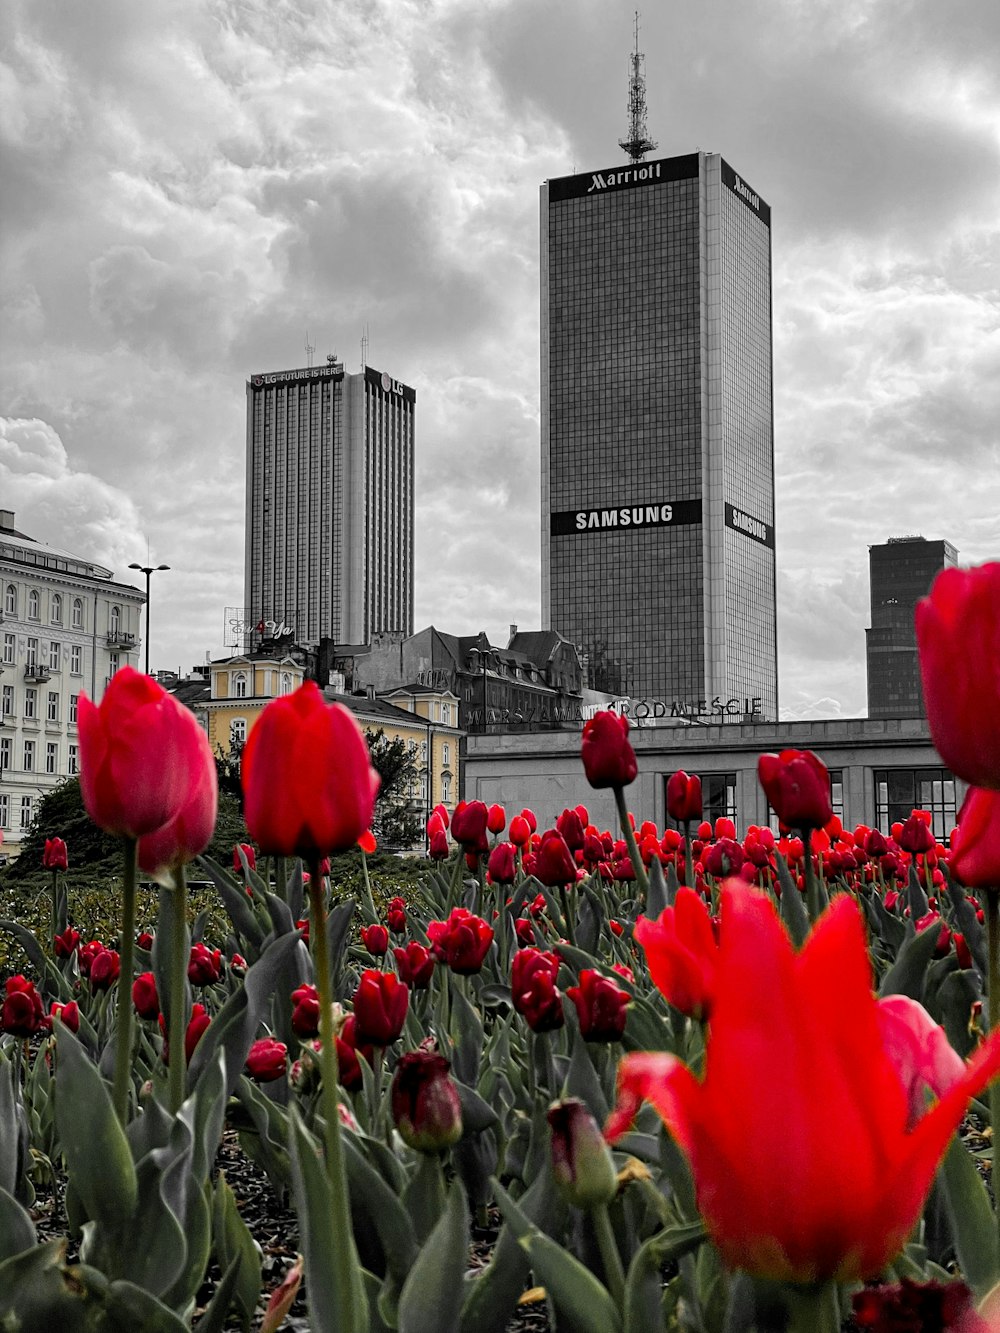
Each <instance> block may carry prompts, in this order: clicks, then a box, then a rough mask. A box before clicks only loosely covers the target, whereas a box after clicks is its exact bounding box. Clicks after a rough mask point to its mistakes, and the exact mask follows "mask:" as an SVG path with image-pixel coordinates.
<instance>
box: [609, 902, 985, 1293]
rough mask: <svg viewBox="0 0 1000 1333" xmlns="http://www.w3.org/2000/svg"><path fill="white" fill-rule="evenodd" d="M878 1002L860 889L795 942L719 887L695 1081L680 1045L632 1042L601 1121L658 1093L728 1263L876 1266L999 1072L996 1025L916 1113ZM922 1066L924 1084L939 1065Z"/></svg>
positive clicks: (788, 1276)
mask: <svg viewBox="0 0 1000 1333" xmlns="http://www.w3.org/2000/svg"><path fill="white" fill-rule="evenodd" d="M880 1008H881V1006H880V1003H879V1001H878V1000H877V999H876V997H875V994H874V990H873V976H872V968H871V962H870V959H869V956H868V951H867V946H866V942H865V930H864V924H863V920H862V917H861V914H860V912H859V909H858V906H857V904H856V903H855V901H854V900H853V898H851V897H850V896H849V895H847V894H840V895H838V896H837V897H836V898H835V900H834V902H833V904H832V905H831V906H830V908H829V909H828V910H827V911H826V912H825V913H824V915H823V916H822V917H821V918H820V920H819V922H818V923H817V924H816V926H815V927H814V929H813V930H812V932H811V934H810V935H809V937H808V939H807V940H806V943H805V944H804V946H803V947H802V949H801V950H800V951H798V952H796V950H795V949H794V947H793V946H792V943H791V940H790V939H789V937H788V934H787V932H786V930H785V928H784V926H783V925H782V923H781V921H780V920H779V918H778V916H777V913H776V911H775V909H774V906H773V904H772V902H771V901H770V899H768V898H767V897H765V896H764V895H763V894H760V893H757V892H755V891H754V890H752V889H748V888H743V887H740V888H730V887H728V886H726V887H724V888H723V891H722V926H721V945H720V950H719V962H718V968H717V970H716V982H715V1001H714V1005H713V1010H712V1020H711V1023H710V1025H709V1030H708V1042H707V1048H706V1054H705V1066H704V1070H705V1072H704V1076H703V1078H702V1079H700V1080H699V1079H696V1078H695V1076H694V1075H693V1074H692V1073H691V1071H690V1070H689V1069H687V1068H686V1067H685V1066H684V1065H683V1064H682V1063H681V1062H680V1061H679V1060H678V1059H676V1058H675V1057H674V1056H670V1055H662V1054H656V1053H645V1052H643V1053H637V1054H634V1055H627V1056H626V1057H625V1058H624V1060H623V1061H622V1063H621V1065H620V1066H619V1073H618V1104H617V1106H616V1108H615V1111H614V1112H613V1113H612V1116H611V1119H610V1120H609V1122H608V1125H607V1128H606V1132H607V1134H608V1135H609V1137H610V1138H616V1137H617V1136H618V1135H619V1134H621V1133H622V1132H623V1131H624V1130H625V1129H626V1128H627V1127H628V1125H629V1124H630V1123H631V1120H632V1118H633V1116H634V1113H635V1111H636V1110H637V1109H638V1107H639V1105H640V1103H641V1102H642V1101H643V1100H644V1099H648V1100H650V1101H652V1102H653V1103H654V1105H655V1106H656V1108H657V1110H658V1111H659V1113H660V1115H661V1116H662V1117H663V1119H664V1121H665V1122H666V1124H667V1126H668V1128H669V1129H670V1132H671V1134H672V1135H673V1137H674V1138H675V1139H676V1141H677V1143H678V1144H679V1146H680V1147H681V1149H682V1151H683V1152H684V1153H685V1155H686V1156H687V1158H688V1160H689V1161H690V1163H691V1169H692V1173H693V1175H694V1180H695V1187H696V1193H697V1201H698V1207H699V1211H700V1212H701V1214H702V1216H703V1218H704V1219H705V1222H706V1225H707V1227H708V1230H709V1233H710V1234H711V1236H712V1239H713V1240H714V1242H715V1244H716V1246H717V1247H718V1249H719V1251H720V1253H721V1254H722V1257H723V1259H724V1260H725V1262H726V1263H727V1264H728V1265H729V1266H730V1267H732V1268H741V1269H745V1270H747V1271H748V1272H751V1273H755V1274H758V1275H760V1276H763V1277H768V1278H776V1279H779V1280H791V1281H796V1282H807V1283H813V1282H822V1281H826V1280H828V1279H831V1278H832V1279H835V1280H838V1281H847V1282H853V1281H858V1280H863V1279H865V1278H867V1277H871V1276H874V1275H875V1274H877V1273H880V1272H881V1271H882V1270H883V1269H884V1268H885V1266H886V1265H887V1264H888V1263H890V1262H891V1261H892V1260H893V1259H894V1258H895V1256H896V1255H897V1254H899V1252H900V1251H901V1250H902V1248H903V1246H904V1245H905V1244H906V1241H907V1239H908V1238H909V1236H910V1233H911V1232H912V1230H913V1227H914V1225H915V1224H916V1222H917V1219H918V1218H919V1216H920V1213H921V1210H922V1208H923V1205H924V1200H925V1198H926V1195H927V1192H928V1191H929V1189H930V1187H931V1184H932V1182H933V1179H934V1174H935V1172H936V1170H937V1167H938V1164H939V1162H940V1160H941V1157H942V1155H943V1153H944V1151H945V1149H946V1148H947V1146H948V1143H949V1141H950V1139H951V1136H952V1134H953V1133H954V1131H955V1129H956V1128H957V1126H958V1124H959V1122H960V1121H961V1119H962V1115H963V1113H964V1111H965V1108H966V1106H967V1104H968V1101H969V1098H970V1097H972V1096H976V1095H978V1094H979V1093H980V1092H981V1091H982V1089H983V1088H984V1087H985V1086H986V1084H987V1083H988V1082H989V1081H990V1079H991V1078H992V1077H993V1076H994V1075H995V1074H996V1073H997V1072H998V1071H1000V1030H998V1031H997V1032H995V1033H994V1034H993V1035H992V1036H991V1037H989V1038H988V1039H987V1040H986V1041H985V1042H984V1043H983V1044H982V1046H981V1047H980V1048H979V1050H978V1051H977V1053H976V1055H975V1056H974V1057H973V1059H972V1060H971V1062H970V1063H969V1064H968V1065H965V1064H963V1065H962V1068H961V1072H960V1073H958V1071H956V1073H955V1077H954V1078H951V1077H946V1078H945V1080H944V1085H946V1086H944V1085H940V1086H943V1091H942V1094H941V1095H940V1097H939V1099H938V1100H937V1102H936V1103H935V1104H934V1105H933V1106H931V1107H930V1109H927V1107H926V1103H922V1104H921V1106H920V1108H919V1112H918V1118H917V1119H916V1120H915V1123H911V1122H912V1119H913V1110H914V1108H913V1105H912V1101H911V1090H912V1071H913V1054H912V1052H913V1047H912V1043H910V1042H909V1040H907V1041H905V1042H901V1041H900V1039H899V1038H898V1036H894V1035H893V1034H892V1032H891V1031H890V1030H889V1028H890V1024H887V1023H886V1021H885V1018H884V1016H880ZM890 1023H891V1020H890ZM920 1068H921V1074H922V1077H923V1081H924V1082H925V1083H926V1084H928V1085H929V1086H931V1087H933V1086H934V1081H935V1079H937V1078H938V1077H939V1073H940V1071H939V1070H938V1069H934V1068H930V1067H928V1066H926V1065H924V1064H921V1066H920ZM737 1102H738V1103H739V1106H740V1107H741V1111H740V1114H739V1115H733V1114H732V1108H733V1106H734V1105H736V1104H737ZM831 1125H836V1127H837V1131H836V1133H835V1134H832V1135H831V1133H830V1126H831Z"/></svg>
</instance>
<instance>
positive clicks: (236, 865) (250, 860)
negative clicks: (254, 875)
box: [233, 842, 257, 875]
mask: <svg viewBox="0 0 1000 1333" xmlns="http://www.w3.org/2000/svg"><path fill="white" fill-rule="evenodd" d="M240 852H242V853H243V855H244V856H245V857H246V862H247V870H256V869H257V853H256V852H255V851H254V849H253V847H252V846H251V845H250V843H248V842H238V843H237V844H236V846H235V847H234V848H233V873H234V874H236V875H242V874H243V862H242V860H241V859H240Z"/></svg>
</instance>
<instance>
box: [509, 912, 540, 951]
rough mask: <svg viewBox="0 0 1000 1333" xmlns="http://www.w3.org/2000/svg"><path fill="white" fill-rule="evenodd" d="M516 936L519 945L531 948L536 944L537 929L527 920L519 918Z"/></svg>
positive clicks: (515, 925)
mask: <svg viewBox="0 0 1000 1333" xmlns="http://www.w3.org/2000/svg"><path fill="white" fill-rule="evenodd" d="M514 934H515V935H516V936H517V942H518V944H520V945H522V946H523V947H525V948H531V947H532V946H533V945H534V943H535V928H534V926H533V925H532V924H531V922H530V921H529V920H527V918H525V917H523V916H519V917H518V918H517V920H516V921H515V922H514Z"/></svg>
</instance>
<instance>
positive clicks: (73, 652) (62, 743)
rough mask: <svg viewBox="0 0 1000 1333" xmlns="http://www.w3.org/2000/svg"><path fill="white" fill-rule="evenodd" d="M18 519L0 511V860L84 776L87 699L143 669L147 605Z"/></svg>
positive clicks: (135, 592) (134, 590)
mask: <svg viewBox="0 0 1000 1333" xmlns="http://www.w3.org/2000/svg"><path fill="white" fill-rule="evenodd" d="M14 518H15V515H14V514H13V512H12V511H11V510H9V509H0V648H2V652H0V834H2V835H3V842H2V843H0V857H10V856H16V855H17V852H18V850H19V848H20V843H21V839H22V837H23V835H24V834H25V832H26V831H27V829H28V827H29V826H30V824H31V822H32V820H33V819H34V816H35V810H36V807H37V804H38V801H39V800H40V799H41V797H42V796H44V795H45V793H46V792H47V791H49V790H51V789H52V788H53V787H55V786H57V785H58V783H60V782H61V781H62V780H63V779H64V778H66V777H69V776H72V775H73V774H75V773H77V772H79V765H80V744H79V737H78V733H77V708H78V704H79V699H80V695H81V693H86V695H87V697H88V698H90V699H92V700H94V701H95V702H100V700H101V698H102V696H103V694H104V691H105V689H106V687H107V684H108V681H109V680H110V679H111V677H112V676H113V675H114V673H115V672H116V671H117V670H118V668H119V667H123V666H132V667H135V666H137V665H138V661H139V646H140V644H139V629H140V615H141V612H142V607H143V606H144V605H145V600H146V599H145V595H144V594H143V593H142V592H141V591H140V590H139V589H138V588H132V587H129V586H128V585H127V584H121V583H116V582H115V580H114V575H113V573H112V571H111V570H110V569H105V568H104V567H103V566H102V565H98V564H96V563H95V562H94V561H92V560H87V559H86V558H85V557H81V556H76V555H72V554H70V553H69V552H68V551H63V550H60V549H58V548H57V547H54V546H47V545H46V544H45V543H44V542H40V541H36V540H35V539H34V538H33V537H30V536H28V535H27V534H26V533H23V532H20V531H18V529H17V528H16V527H15V523H14ZM51 832H52V833H53V834H56V833H58V832H59V830H58V829H52V830H51Z"/></svg>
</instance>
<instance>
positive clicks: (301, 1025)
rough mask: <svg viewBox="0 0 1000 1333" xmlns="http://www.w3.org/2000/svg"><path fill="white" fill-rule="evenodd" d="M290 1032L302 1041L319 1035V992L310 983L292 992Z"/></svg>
mask: <svg viewBox="0 0 1000 1333" xmlns="http://www.w3.org/2000/svg"><path fill="white" fill-rule="evenodd" d="M292 1031H293V1032H294V1033H295V1035H296V1036H297V1037H302V1038H303V1039H307V1038H309V1037H316V1036H318V1035H319V991H318V990H317V989H316V987H315V986H314V985H313V984H312V983H311V982H308V981H307V982H305V983H304V984H303V985H301V986H298V987H297V988H296V989H295V990H293V991H292Z"/></svg>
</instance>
